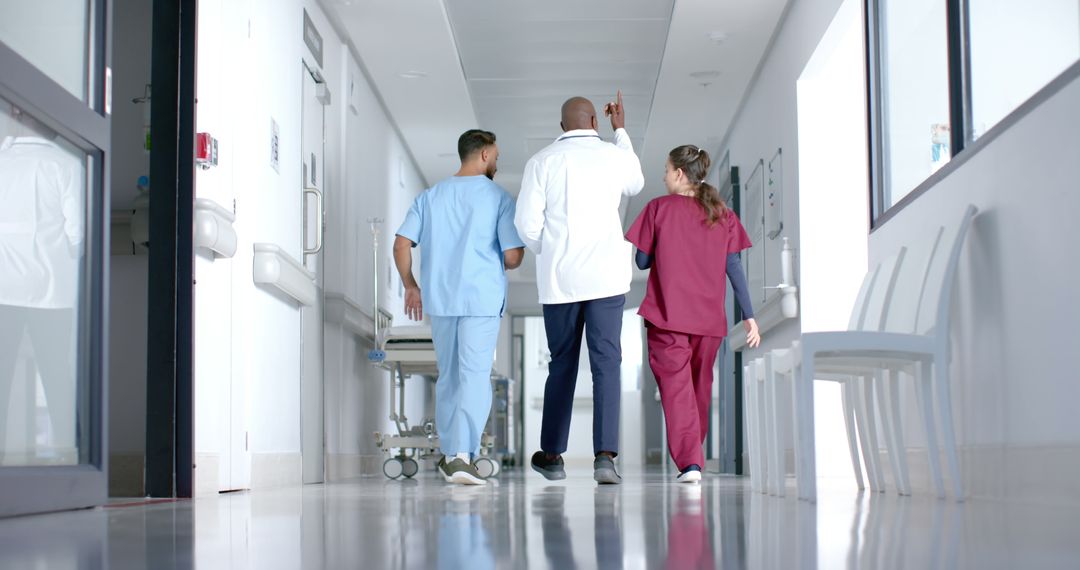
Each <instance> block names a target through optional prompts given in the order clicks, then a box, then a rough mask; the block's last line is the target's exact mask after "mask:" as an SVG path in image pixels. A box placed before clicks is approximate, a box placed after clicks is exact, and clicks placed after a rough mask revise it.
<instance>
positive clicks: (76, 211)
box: [59, 162, 86, 255]
mask: <svg viewBox="0 0 1080 570" xmlns="http://www.w3.org/2000/svg"><path fill="white" fill-rule="evenodd" d="M65 166H66V168H63V169H62V170H63V174H62V175H61V176H62V178H63V179H62V180H60V181H59V184H60V208H61V212H62V214H63V216H64V233H65V234H67V238H68V243H69V244H70V245H71V249H72V252H73V253H74V254H75V255H80V253H78V252H79V249H80V246H82V243H83V240H84V235H83V234H84V233H85V232H84V224H83V219H84V216H83V202H84V198H83V196H84V195H85V193H86V180H85V171H84V170H83V168H82V167H81V166H82V165H80V164H78V162H75V163H74V164H73V165H65Z"/></svg>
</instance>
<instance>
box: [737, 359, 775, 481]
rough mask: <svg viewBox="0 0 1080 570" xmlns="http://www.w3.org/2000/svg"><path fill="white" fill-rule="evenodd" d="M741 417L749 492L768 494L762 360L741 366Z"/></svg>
mask: <svg viewBox="0 0 1080 570" xmlns="http://www.w3.org/2000/svg"><path fill="white" fill-rule="evenodd" d="M743 401H744V402H746V406H745V407H744V414H743V417H744V418H745V420H746V421H745V423H746V426H745V427H746V434H747V444H748V447H749V453H750V489H751V490H753V491H756V492H758V493H766V492H769V489H768V487H767V482H768V474H769V469H770V465H769V464H768V458H769V450H768V445H769V442H770V441H771V438H770V434H769V429H770V428H769V426H770V418H769V409H768V406H767V405H766V404H767V401H766V395H765V359H764V358H756V359H754V360H752V361H750V362H749V363H748V364H746V365H745V366H743Z"/></svg>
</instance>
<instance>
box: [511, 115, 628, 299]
mask: <svg viewBox="0 0 1080 570" xmlns="http://www.w3.org/2000/svg"><path fill="white" fill-rule="evenodd" d="M644 185H645V177H644V175H642V173H641V162H640V161H639V160H638V157H637V155H636V154H634V147H633V145H632V144H631V143H630V135H628V134H626V130H625V129H618V130H617V131H615V143H614V144H612V143H608V142H604V141H603V140H601V139H600V137H599V135H598V134H597V133H596V131H594V130H591V129H587V130H574V131H567V132H565V133H563V135H562V136H561V137H559V138H558V139H556V140H555V142H553V143H552V144H550V145H548V146H547V147H546V148H544V149H543V150H541V151H540V152H538V153H536V154H535V155H534V156H533V157H532V158H531V159H529V162H528V163H526V165H525V173H524V177H523V179H522V182H521V193H520V194H519V195H518V202H517V213H516V215H515V217H514V225H515V226H516V227H517V230H518V235H519V236H520V237H521V239H522V241H524V242H525V244H526V245H527V246H528V247H529V249H530V250H532V251H533V253H535V254H536V259H537V264H538V267H537V280H536V285H537V289H538V291H539V294H540V303H541V304H544V305H549V304H561V303H574V302H578V301H589V300H592V299H602V298H605V297H612V296H615V295H622V294H625V293H626V292H628V291H629V290H630V279H631V277H632V275H631V268H630V262H631V246H630V244H629V242H627V241H626V240H625V239H624V238H623V231H622V220H621V219H620V217H619V203H620V202H621V200H622V198H623V196H633V195H635V194H637V193H638V192H640V191H641V188H642V187H643V186H644Z"/></svg>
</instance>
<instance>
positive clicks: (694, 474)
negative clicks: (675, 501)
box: [675, 469, 701, 483]
mask: <svg viewBox="0 0 1080 570" xmlns="http://www.w3.org/2000/svg"><path fill="white" fill-rule="evenodd" d="M675 481H677V482H679V483H697V482H698V481H701V471H700V470H698V469H687V470H686V471H683V472H682V473H679V476H678V477H676V478H675Z"/></svg>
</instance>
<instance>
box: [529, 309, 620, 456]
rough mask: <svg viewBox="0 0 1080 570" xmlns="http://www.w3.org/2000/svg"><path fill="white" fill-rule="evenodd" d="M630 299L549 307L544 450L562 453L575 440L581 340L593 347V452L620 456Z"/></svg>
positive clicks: (545, 310) (542, 441)
mask: <svg viewBox="0 0 1080 570" xmlns="http://www.w3.org/2000/svg"><path fill="white" fill-rule="evenodd" d="M625 305H626V296H625V295H616V296H614V297H606V298H604V299H593V300H591V301H581V302H578V303H563V304H558V305H544V330H545V331H546V332H547V341H548V350H549V351H550V352H551V363H550V364H549V365H548V378H547V384H546V385H545V386H544V418H543V422H542V424H541V427H540V449H542V450H544V452H545V453H552V454H562V453H564V452H565V451H566V442H567V438H568V437H569V436H570V414H571V413H572V412H573V408H574V388H575V387H576V386H577V375H578V361H579V359H580V357H581V336H582V333H585V339H586V343H587V344H588V347H589V364H590V367H591V368H592V382H593V453H600V452H601V451H609V452H611V453H616V454H617V453H618V452H619V397H620V396H621V394H622V381H621V379H620V367H621V366H622V320H623V307H624V306H625Z"/></svg>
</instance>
